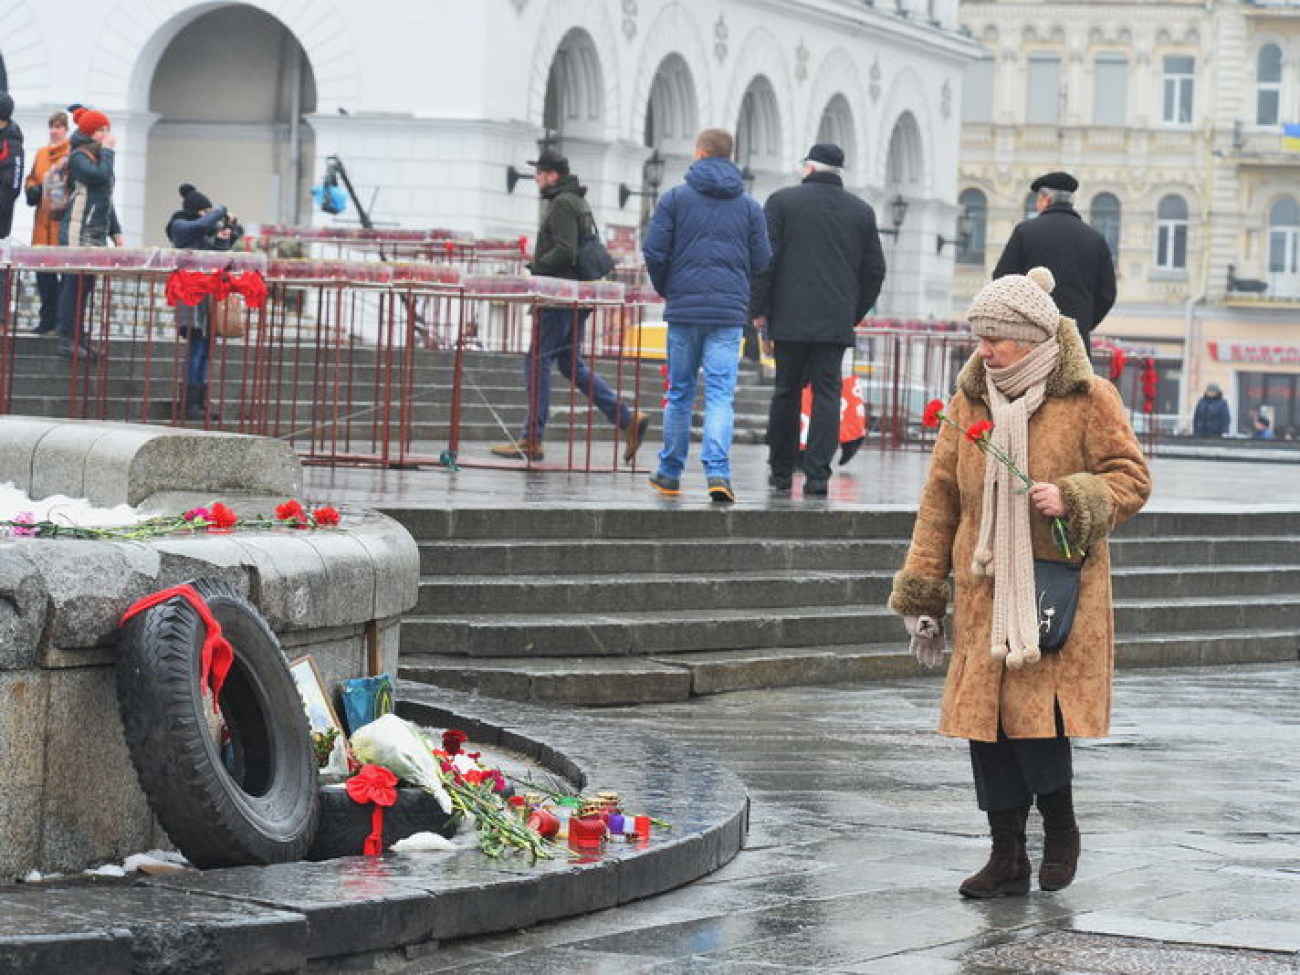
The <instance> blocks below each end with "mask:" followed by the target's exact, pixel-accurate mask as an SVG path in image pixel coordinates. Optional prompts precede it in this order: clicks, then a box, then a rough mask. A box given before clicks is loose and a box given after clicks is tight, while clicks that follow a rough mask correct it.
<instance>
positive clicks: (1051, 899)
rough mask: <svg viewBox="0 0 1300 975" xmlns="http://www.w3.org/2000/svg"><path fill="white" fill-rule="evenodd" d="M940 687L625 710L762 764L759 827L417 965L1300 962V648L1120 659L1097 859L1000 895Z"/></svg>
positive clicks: (1092, 772)
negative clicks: (656, 883) (1122, 668)
mask: <svg viewBox="0 0 1300 975" xmlns="http://www.w3.org/2000/svg"><path fill="white" fill-rule="evenodd" d="M938 695H939V684H938V682H937V681H936V680H934V679H930V678H917V679H915V680H910V681H898V682H894V683H891V684H889V685H887V686H872V687H868V686H848V687H833V688H795V689H786V690H773V691H761V692H742V693H735V694H729V695H721V696H717V697H710V698H700V699H696V700H693V701H690V702H685V703H678V704H666V705H647V706H639V707H633V708H617V709H606V710H602V711H601V712H600V715H601V717H602V718H607V719H612V720H616V721H619V722H621V723H623V724H625V725H626V726H627V727H628V728H629V729H631V730H636V731H640V732H644V733H649V734H654V735H662V736H664V737H665V739H670V740H672V741H677V742H680V743H681V747H684V748H706V749H708V750H710V751H711V752H713V753H715V754H717V755H718V756H719V757H720V758H721V759H722V761H723V763H724V764H725V765H727V766H729V767H730V768H731V769H732V770H733V771H734V772H736V773H737V774H738V775H740V777H741V778H742V779H743V780H744V781H745V782H746V784H747V785H748V787H749V789H750V791H751V795H752V799H753V814H752V825H751V832H750V838H749V843H748V845H747V848H746V849H745V851H744V852H742V853H741V854H740V856H739V857H738V858H737V859H736V860H734V861H733V862H732V863H730V864H729V865H727V866H726V867H724V868H723V869H722V870H721V871H719V872H718V873H716V874H713V875H712V876H710V877H707V878H705V879H704V880H702V881H699V882H697V883H695V884H692V885H690V886H688V887H686V888H682V889H680V890H677V891H674V892H672V893H669V894H665V895H662V896H659V897H655V898H651V899H649V900H646V901H641V902H637V903H633V904H629V905H626V906H624V907H621V908H617V909H614V910H609V911H603V912H600V913H597V914H594V915H590V916H587V917H581V918H576V919H573V920H569V921H562V922H557V923H554V924H547V925H542V926H539V927H537V928H534V929H530V930H526V931H521V932H515V933H511V934H508V935H499V936H494V937H489V938H481V939H472V940H468V941H464V942H460V943H455V944H449V945H444V946H442V948H441V949H440V950H438V951H436V952H430V953H429V954H427V955H426V956H424V957H422V958H420V959H417V960H414V961H410V962H407V963H405V964H403V965H401V966H399V967H397V968H394V969H393V970H394V971H403V972H408V973H410V972H434V971H449V970H454V971H464V972H479V971H482V972H489V971H492V972H499V971H503V970H504V971H510V972H515V973H529V972H565V973H577V972H584V973H586V972H592V973H598V972H610V973H624V972H655V973H673V972H714V971H717V972H780V971H799V972H811V971H818V972H854V973H864V975H865V973H870V975H913V973H919V975H940V973H943V975H957V973H962V975H994V973H998V975H1007V973H1012V972H1015V973H1040V972H1041V973H1048V972H1051V973H1106V975H1144V973H1148V972H1152V973H1155V972H1159V973H1162V975H1163V973H1168V975H1220V973H1223V975H1231V973H1236V972H1242V973H1246V972H1250V973H1259V972H1263V973H1273V972H1284V971H1300V961H1298V960H1297V955H1296V952H1298V951H1300V915H1298V914H1297V909H1296V906H1295V905H1296V904H1300V870H1297V867H1296V865H1297V863H1298V862H1300V803H1297V802H1296V795H1295V783H1296V781H1297V780H1298V779H1300V748H1298V747H1297V746H1300V723H1298V722H1297V718H1296V716H1295V706H1294V702H1295V701H1296V700H1297V698H1298V696H1300V668H1298V667H1297V666H1295V665H1291V664H1281V665H1268V666H1254V667H1232V668H1216V669H1211V670H1203V669H1195V670H1168V671H1136V672H1125V673H1121V674H1120V675H1118V678H1117V687H1116V705H1115V726H1114V735H1113V736H1112V737H1111V738H1109V739H1106V740H1104V741H1099V742H1092V743H1089V742H1080V743H1079V747H1078V749H1077V750H1076V775H1077V779H1076V794H1077V796H1078V806H1079V814H1080V824H1081V827H1082V829H1083V831H1084V855H1083V859H1082V862H1081V865H1080V871H1079V877H1078V879H1077V880H1076V882H1075V884H1074V885H1073V886H1072V887H1070V888H1068V889H1067V890H1064V891H1060V892H1057V893H1054V894H1044V893H1041V892H1039V891H1034V892H1033V893H1031V894H1030V896H1029V897H1026V898H1009V899H1004V900H1001V901H992V902H972V901H964V900H962V899H961V898H960V897H959V896H958V895H957V892H956V888H957V885H958V883H959V882H960V881H961V879H962V878H963V877H964V876H966V875H967V874H968V873H970V872H972V871H974V870H975V869H976V868H978V867H979V866H980V865H981V864H982V863H983V859H984V856H985V854H986V852H987V846H986V843H987V841H986V839H985V838H984V835H983V818H982V815H981V814H980V813H979V811H978V810H977V809H976V808H975V804H974V798H973V795H972V792H971V786H970V767H969V758H968V755H967V750H966V746H965V743H964V742H960V741H949V740H947V739H943V738H940V737H938V736H937V735H935V734H934V733H933V732H932V730H931V729H932V727H933V725H934V721H935V718H936V715H937V710H938ZM1030 825H1031V828H1030V834H1031V857H1036V854H1037V850H1038V848H1039V846H1040V843H1041V840H1040V839H1039V837H1040V833H1039V830H1038V828H1037V821H1036V814H1035V817H1034V818H1033V819H1031V824H1030Z"/></svg>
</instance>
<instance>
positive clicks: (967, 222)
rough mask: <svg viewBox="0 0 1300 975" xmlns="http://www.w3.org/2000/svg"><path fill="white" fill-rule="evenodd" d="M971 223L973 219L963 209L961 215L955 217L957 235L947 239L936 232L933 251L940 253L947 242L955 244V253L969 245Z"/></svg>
mask: <svg viewBox="0 0 1300 975" xmlns="http://www.w3.org/2000/svg"><path fill="white" fill-rule="evenodd" d="M972 225H973V221H972V220H971V215H970V213H969V212H967V211H964V210H963V211H962V215H961V216H960V217H958V218H957V236H956V237H953V238H951V239H949V238H947V237H945V236H944V235H943V234H937V235H936V236H935V247H934V252H935V253H936V254H942V253H943V249H944V248H945V247H947V246H948V245H949V244H956V245H957V253H959V254H960V253H961V252H962V251H964V250H965V249H966V248H967V247H969V246H970V237H971V230H972Z"/></svg>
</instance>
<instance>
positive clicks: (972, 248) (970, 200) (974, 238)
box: [957, 189, 989, 264]
mask: <svg viewBox="0 0 1300 975" xmlns="http://www.w3.org/2000/svg"><path fill="white" fill-rule="evenodd" d="M957 205H958V206H960V207H961V211H962V216H963V217H964V218H965V221H966V228H967V229H968V231H969V233H968V235H967V236H966V237H965V238H962V237H961V236H960V235H958V240H957V263H958V264H983V263H984V238H985V236H986V235H987V233H988V223H989V201H988V197H986V196H985V195H984V194H983V192H981V191H980V190H976V189H969V190H962V194H961V196H959V197H957Z"/></svg>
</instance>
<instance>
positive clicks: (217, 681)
mask: <svg viewBox="0 0 1300 975" xmlns="http://www.w3.org/2000/svg"><path fill="white" fill-rule="evenodd" d="M172 599H184V600H186V601H187V602H188V603H189V604H190V605H191V606H193V607H194V612H196V613H198V614H199V619H201V620H202V621H203V625H204V626H206V627H207V630H208V632H207V636H205V637H204V638H203V656H202V661H201V665H200V666H201V672H200V675H199V681H200V683H201V684H203V685H204V686H206V687H207V688H209V689H210V690H211V691H212V710H213V712H216V711H218V710H220V708H219V706H218V702H219V700H220V698H221V685H222V684H224V683H225V682H226V675H227V674H228V673H230V666H231V664H233V663H234V662H235V649H234V647H232V646H231V645H230V641H228V640H227V639H226V638H225V637H224V636H223V635H222V633H221V624H220V623H218V622H217V618H216V617H215V616H213V615H212V610H211V609H209V608H208V604H207V602H206V601H205V600H204V599H203V597H202V596H200V595H199V593H198V591H197V590H196V589H195V588H194V587H193V586H191V585H188V584H185V585H180V586H172V587H171V588H170V589H162V590H159V591H158V592H156V593H154V594H153V595H152V596H145V597H144V598H143V599H141V600H139V601H138V602H136V603H134V604H133V605H132V606H131V608H130V609H128V610H127V611H126V612H125V613H123V614H122V623H125V622H126V621H127V620H129V619H130V618H131V617H132V616H135V615H136V614H137V613H143V612H144V611H145V610H146V609H153V608H154V607H155V606H157V605H159V604H161V603H165V602H168V601H169V600H172Z"/></svg>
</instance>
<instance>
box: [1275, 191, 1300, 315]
mask: <svg viewBox="0 0 1300 975" xmlns="http://www.w3.org/2000/svg"><path fill="white" fill-rule="evenodd" d="M1297 252H1300V206H1297V205H1296V201H1295V200H1293V199H1292V198H1291V197H1289V196H1284V197H1282V198H1281V199H1279V200H1277V201H1276V202H1275V203H1274V204H1273V205H1272V206H1271V207H1269V210H1268V278H1269V280H1268V285H1269V293H1270V294H1272V295H1274V296H1275V297H1292V296H1294V295H1296V294H1297V293H1300V254H1298V253H1297Z"/></svg>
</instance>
